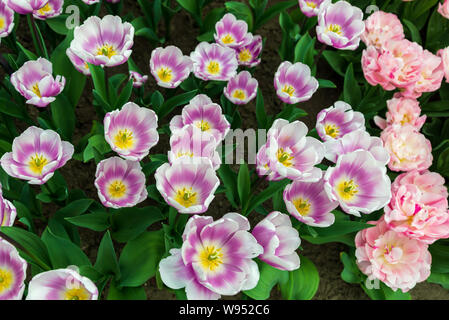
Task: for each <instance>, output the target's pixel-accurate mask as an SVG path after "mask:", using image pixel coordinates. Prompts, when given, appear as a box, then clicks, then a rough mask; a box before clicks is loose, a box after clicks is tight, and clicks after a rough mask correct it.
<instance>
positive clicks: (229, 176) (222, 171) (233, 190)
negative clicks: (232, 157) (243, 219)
mask: <svg viewBox="0 0 449 320" xmlns="http://www.w3.org/2000/svg"><path fill="white" fill-rule="evenodd" d="M217 173H218V175H219V176H220V179H221V181H222V182H223V185H224V186H225V188H226V196H227V198H228V200H229V202H231V204H232V206H233V207H234V208H237V207H238V205H237V202H236V201H237V200H238V197H239V195H238V192H237V175H236V174H235V172H234V171H232V169H231V168H230V167H229V165H227V164H222V165H221V166H220V168H219V169H218V170H217Z"/></svg>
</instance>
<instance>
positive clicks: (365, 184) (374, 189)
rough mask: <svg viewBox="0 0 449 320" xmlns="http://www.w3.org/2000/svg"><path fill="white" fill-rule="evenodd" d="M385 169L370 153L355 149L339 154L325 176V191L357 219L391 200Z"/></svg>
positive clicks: (389, 182)
mask: <svg viewBox="0 0 449 320" xmlns="http://www.w3.org/2000/svg"><path fill="white" fill-rule="evenodd" d="M386 171H387V170H386V168H385V167H383V166H380V165H379V163H378V162H377V160H376V159H375V158H374V157H373V156H372V154H371V153H370V152H368V151H365V150H357V151H354V152H351V153H348V154H345V155H342V156H340V157H339V158H338V160H337V165H336V166H335V167H329V168H328V169H327V171H326V174H325V175H324V182H325V184H324V190H325V191H326V193H327V195H328V197H329V198H330V199H331V200H332V201H338V202H339V204H340V207H341V208H342V209H343V211H345V212H346V213H349V214H352V215H355V216H357V217H360V213H364V214H369V213H372V212H374V211H376V210H379V209H382V208H383V207H384V206H385V205H386V204H387V203H388V202H390V198H391V190H390V188H391V181H390V178H389V177H388V175H387V172H386Z"/></svg>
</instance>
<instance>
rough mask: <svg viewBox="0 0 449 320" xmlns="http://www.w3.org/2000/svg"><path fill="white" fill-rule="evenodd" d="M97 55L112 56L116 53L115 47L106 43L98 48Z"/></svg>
mask: <svg viewBox="0 0 449 320" xmlns="http://www.w3.org/2000/svg"><path fill="white" fill-rule="evenodd" d="M97 55H99V56H106V57H108V58H111V57H112V56H115V55H116V51H115V48H114V47H113V46H111V45H109V44H104V45H102V46H101V47H99V48H98V50H97Z"/></svg>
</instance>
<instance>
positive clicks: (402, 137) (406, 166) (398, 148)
mask: <svg viewBox="0 0 449 320" xmlns="http://www.w3.org/2000/svg"><path fill="white" fill-rule="evenodd" d="M380 138H381V139H382V141H383V143H384V147H385V148H386V149H387V151H388V153H389V154H390V162H389V163H388V168H390V170H393V171H411V170H415V169H416V170H425V169H427V168H429V167H430V166H431V165H432V160H433V157H432V146H431V144H430V141H429V140H427V139H426V137H425V136H424V135H423V134H421V133H419V132H418V131H416V129H415V127H413V126H411V125H404V126H398V125H392V126H388V127H387V128H386V129H385V130H384V131H382V133H381V135H380Z"/></svg>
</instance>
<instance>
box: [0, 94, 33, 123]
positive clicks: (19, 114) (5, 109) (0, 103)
mask: <svg viewBox="0 0 449 320" xmlns="http://www.w3.org/2000/svg"><path fill="white" fill-rule="evenodd" d="M0 112H1V113H4V114H7V115H9V116H11V117H14V118H18V119H26V118H27V115H26V111H25V110H24V108H23V107H21V106H19V105H17V104H15V103H14V102H13V101H11V100H10V99H6V98H3V97H0Z"/></svg>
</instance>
